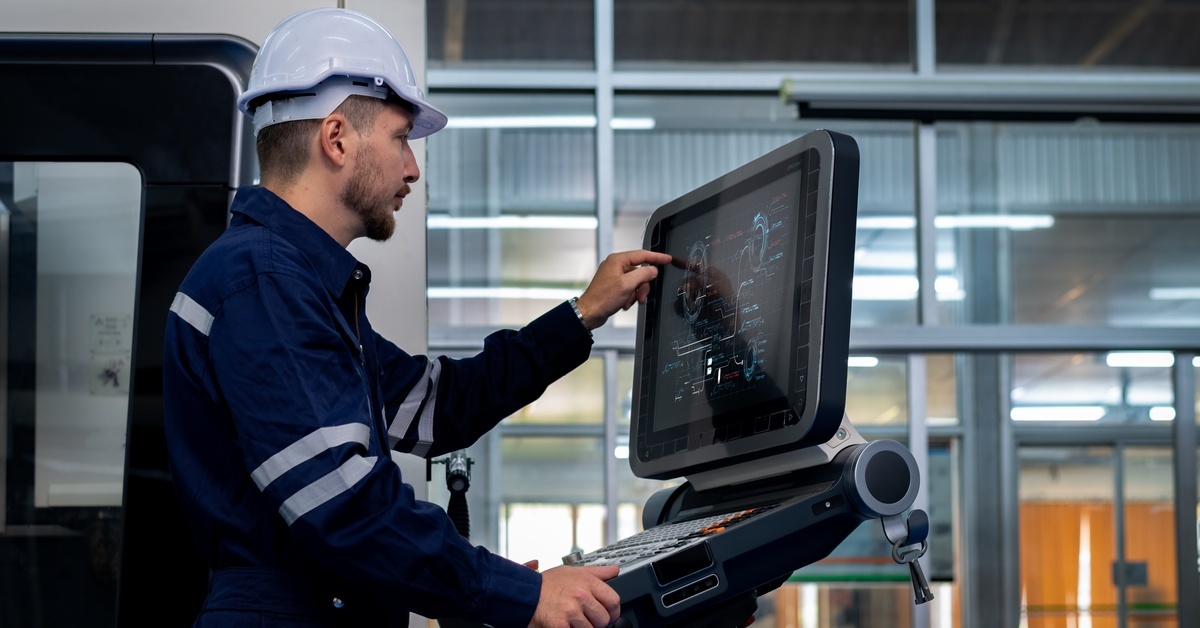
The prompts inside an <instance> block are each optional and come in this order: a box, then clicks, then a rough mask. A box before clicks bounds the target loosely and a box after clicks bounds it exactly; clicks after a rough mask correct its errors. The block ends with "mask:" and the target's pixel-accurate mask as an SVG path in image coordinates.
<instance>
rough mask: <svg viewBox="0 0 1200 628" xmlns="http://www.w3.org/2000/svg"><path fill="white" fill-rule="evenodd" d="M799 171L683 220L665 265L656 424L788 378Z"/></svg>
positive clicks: (738, 400) (670, 238) (736, 401)
mask: <svg viewBox="0 0 1200 628" xmlns="http://www.w3.org/2000/svg"><path fill="white" fill-rule="evenodd" d="M797 178H798V177H796V176H789V177H785V178H784V179H781V180H780V181H777V182H776V184H775V185H772V186H769V189H767V190H759V191H757V192H755V193H753V194H750V195H747V196H744V197H742V198H739V199H736V200H734V201H732V202H730V203H726V204H724V205H722V206H720V207H718V208H716V209H715V210H710V211H708V212H704V214H702V215H700V216H696V217H694V218H692V219H690V220H686V221H684V222H681V223H680V224H678V225H676V226H675V227H674V228H673V229H671V231H670V232H669V234H668V235H667V237H666V242H665V244H666V251H667V252H668V253H670V254H671V255H672V256H673V257H674V258H675V259H674V263H673V264H672V266H671V267H670V268H669V269H668V270H667V271H665V272H664V280H665V281H666V283H665V284H664V286H663V298H664V300H671V301H673V303H674V306H673V308H667V310H668V311H671V310H672V309H673V310H674V312H675V313H676V314H677V316H669V315H668V316H664V317H663V320H662V321H661V322H662V327H661V328H660V332H661V334H660V336H659V337H658V353H659V356H658V357H659V359H658V365H659V367H660V371H659V373H658V382H659V383H658V388H657V395H656V396H657V399H656V400H655V401H656V403H655V410H656V415H657V418H656V425H657V426H658V427H660V428H661V427H667V426H668V425H671V424H679V423H683V422H687V421H689V420H690V419H691V418H692V417H693V416H701V415H705V414H710V413H712V412H713V411H714V410H717V411H718V412H719V411H722V410H723V409H728V408H732V407H735V406H737V405H741V404H745V403H747V402H749V401H750V399H749V397H751V396H752V397H754V398H755V399H757V398H758V397H759V396H760V395H761V393H763V392H764V391H765V388H766V387H769V389H770V390H771V391H774V392H776V393H777V391H778V387H779V386H777V384H776V380H777V379H778V378H780V377H783V378H786V376H787V372H786V368H787V364H788V359H787V356H786V355H784V353H785V352H786V351H788V349H787V348H786V347H790V346H792V342H791V337H790V334H789V333H788V330H789V329H790V327H791V322H792V316H791V314H792V312H791V308H790V304H791V300H792V299H793V297H794V293H795V291H794V289H793V286H792V283H793V282H792V274H791V273H792V272H794V269H795V266H796V264H795V259H794V256H795V254H796V253H795V248H796V247H795V245H794V244H795V243H794V240H795V237H796V236H795V225H794V224H793V223H794V221H796V220H803V219H802V218H800V217H799V210H798V208H797V202H796V199H797V198H800V197H801V195H799V194H797V193H796V192H797V190H796V183H797V181H796V179H797Z"/></svg>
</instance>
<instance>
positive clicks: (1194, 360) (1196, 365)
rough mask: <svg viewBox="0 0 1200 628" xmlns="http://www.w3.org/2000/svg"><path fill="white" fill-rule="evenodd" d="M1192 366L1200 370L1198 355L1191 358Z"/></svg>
mask: <svg viewBox="0 0 1200 628" xmlns="http://www.w3.org/2000/svg"><path fill="white" fill-rule="evenodd" d="M1192 366H1194V367H1197V368H1200V355H1198V356H1196V357H1194V358H1192Z"/></svg>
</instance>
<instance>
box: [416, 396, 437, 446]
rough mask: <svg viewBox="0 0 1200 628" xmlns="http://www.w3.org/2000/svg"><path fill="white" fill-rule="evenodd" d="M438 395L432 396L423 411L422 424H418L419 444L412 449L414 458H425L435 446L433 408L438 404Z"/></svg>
mask: <svg viewBox="0 0 1200 628" xmlns="http://www.w3.org/2000/svg"><path fill="white" fill-rule="evenodd" d="M436 400H437V395H436V394H435V395H430V398H429V401H428V402H427V403H426V404H425V407H424V408H422V409H421V422H420V423H418V424H417V444H416V445H414V446H413V448H412V452H411V453H412V454H413V455H414V456H420V457H422V458H424V457H425V454H426V453H428V452H429V448H430V447H431V446H433V407H434V406H435V405H437V404H435V403H434V401H436Z"/></svg>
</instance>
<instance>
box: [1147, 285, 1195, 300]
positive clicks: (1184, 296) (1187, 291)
mask: <svg viewBox="0 0 1200 628" xmlns="http://www.w3.org/2000/svg"><path fill="white" fill-rule="evenodd" d="M1195 299H1200V288H1151V289H1150V300H1152V301H1192V300H1195Z"/></svg>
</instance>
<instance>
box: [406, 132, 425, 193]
mask: <svg viewBox="0 0 1200 628" xmlns="http://www.w3.org/2000/svg"><path fill="white" fill-rule="evenodd" d="M404 157H405V159H404V182H405V183H416V181H417V179H420V178H421V168H420V167H419V166H417V157H416V155H414V154H413V150H412V146H410V145H409V144H408V142H407V141H406V142H404Z"/></svg>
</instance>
